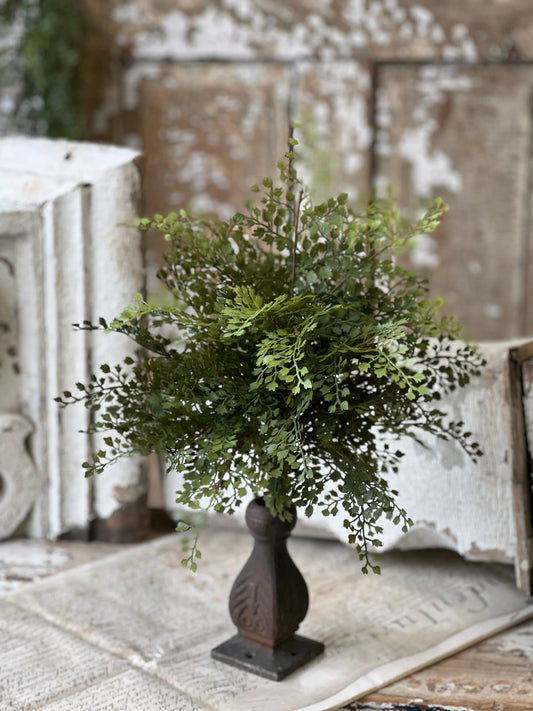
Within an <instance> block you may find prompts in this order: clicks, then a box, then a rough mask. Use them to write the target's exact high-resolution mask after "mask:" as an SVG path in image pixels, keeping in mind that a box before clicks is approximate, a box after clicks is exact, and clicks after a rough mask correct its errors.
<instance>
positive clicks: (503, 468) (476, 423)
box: [314, 342, 532, 563]
mask: <svg viewBox="0 0 533 711" xmlns="http://www.w3.org/2000/svg"><path fill="white" fill-rule="evenodd" d="M510 347H511V343H505V342H501V343H491V344H481V348H482V352H483V355H484V357H485V358H486V360H487V365H486V366H485V368H484V372H483V375H482V377H480V378H476V379H474V380H473V381H472V382H471V383H470V384H469V385H468V386H467V387H465V388H463V389H461V390H458V391H456V392H455V393H452V394H451V395H450V396H448V397H447V399H446V403H441V404H440V405H441V406H442V407H444V408H445V409H446V411H447V412H449V413H450V415H451V416H452V417H453V419H455V420H463V421H464V422H466V423H467V425H468V428H469V429H471V431H472V432H473V434H474V437H475V438H476V440H477V441H478V442H479V443H480V445H481V448H482V449H483V451H484V455H483V457H481V458H480V459H479V461H478V462H477V463H475V462H473V461H472V460H471V459H470V458H469V457H468V456H467V455H466V454H465V453H464V452H463V451H462V450H461V448H460V447H459V446H458V445H455V444H454V443H450V442H443V441H440V440H430V439H429V438H427V437H425V436H424V437H422V440H423V441H424V442H425V444H426V446H425V447H424V446H421V445H420V444H418V443H416V442H414V441H412V440H407V441H405V440H402V441H401V446H400V448H401V449H402V450H403V451H404V452H405V456H404V458H403V459H402V460H401V461H400V466H399V474H398V475H391V476H390V477H389V479H390V483H391V486H392V487H393V488H395V489H398V490H399V492H400V493H399V503H400V505H401V506H403V507H404V508H405V509H406V510H407V512H408V514H409V515H410V516H411V517H412V518H413V520H414V521H415V524H416V525H415V527H414V528H413V529H411V530H410V531H409V532H408V533H407V534H406V535H404V534H402V533H401V531H400V530H399V529H398V528H397V527H395V526H394V525H393V524H392V523H391V522H390V521H387V520H385V521H383V528H384V532H383V543H384V548H385V549H390V548H392V547H397V548H401V549H410V548H420V547H432V546H438V547H444V548H449V549H451V550H454V551H456V552H458V553H460V554H461V555H463V556H465V557H466V558H467V559H470V560H496V561H500V562H513V561H514V562H515V563H518V562H519V561H518V559H517V556H518V553H517V551H518V548H517V533H516V521H515V519H514V507H513V488H512V482H513V461H512V454H511V453H512V446H513V445H512V441H513V440H512V436H513V435H512V422H511V409H510V405H509V382H508V381H509V373H508V358H509V349H510ZM531 396H532V393H530V392H528V393H527V394H526V400H525V403H524V404H525V407H526V408H528V407H530V408H531V405H528V403H529V402H530V399H531ZM395 446H396V445H395ZM342 520H343V517H342V516H340V515H339V516H338V517H337V518H335V519H331V518H327V519H324V520H323V521H320V519H319V518H318V517H317V518H316V519H315V520H314V523H316V524H318V525H321V526H322V527H329V529H330V530H331V531H332V532H334V533H335V535H336V536H338V537H339V538H340V539H341V540H344V539H345V538H346V532H345V530H344V528H343V525H342ZM319 522H320V523H319Z"/></svg>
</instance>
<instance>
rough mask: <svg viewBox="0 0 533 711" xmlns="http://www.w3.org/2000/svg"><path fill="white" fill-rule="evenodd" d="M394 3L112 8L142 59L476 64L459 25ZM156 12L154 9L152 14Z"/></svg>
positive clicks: (232, 0) (122, 39) (242, 1)
mask: <svg viewBox="0 0 533 711" xmlns="http://www.w3.org/2000/svg"><path fill="white" fill-rule="evenodd" d="M404 5H405V3H402V2H399V0H372V1H370V0H343V1H342V2H340V3H338V4H337V6H336V7H335V8H334V7H333V6H332V5H330V6H329V7H326V8H324V5H323V4H322V3H320V4H317V3H313V2H309V1H305V0H300V2H295V3H291V4H290V5H288V6H287V5H285V4H283V3H281V2H276V1H269V2H266V1H265V0H261V2H251V0H248V1H246V0H223V1H222V2H214V3H204V2H198V3H191V4H190V5H189V6H187V5H186V6H185V7H183V6H182V8H181V9H175V6H174V7H173V6H169V7H168V9H167V11H166V12H165V11H161V10H159V11H158V10H157V9H156V8H157V5H156V4H155V3H150V2H147V1H146V0H145V1H144V2H143V1H142V0H138V2H129V3H123V4H118V5H116V6H115V7H114V8H113V15H112V17H113V20H114V21H115V22H117V23H119V24H120V26H121V33H120V36H119V43H120V44H122V45H123V46H125V45H131V44H132V45H133V51H134V53H135V55H137V56H139V57H143V58H144V59H147V58H155V57H167V58H169V57H171V58H173V59H186V60H198V59H206V58H207V59H214V58H224V59H228V58H230V59H233V60H235V59H240V60H249V59H255V58H258V57H266V56H270V57H272V56H274V57H275V58H276V59H278V60H282V61H291V60H297V59H304V58H307V57H309V56H317V57H320V58H321V59H331V58H333V57H334V56H335V57H337V58H346V57H349V56H353V55H354V53H355V54H357V53H358V52H360V51H362V50H367V49H369V48H370V47H373V48H375V49H376V50H377V51H382V52H383V53H386V52H387V48H388V47H389V46H391V45H392V44H394V43H395V42H396V43H397V42H398V41H399V42H400V45H402V44H403V45H404V46H403V47H402V46H400V48H399V49H398V51H399V53H400V54H402V53H403V54H410V55H413V54H414V55H415V56H416V55H417V54H424V53H428V52H429V53H431V54H433V55H434V54H437V56H441V57H442V58H445V59H449V58H452V57H453V58H454V59H456V60H457V59H460V60H462V61H466V62H472V61H475V60H476V59H477V58H478V54H477V49H476V43H475V41H474V40H473V39H472V38H471V36H470V33H469V31H468V28H467V27H466V26H465V25H464V24H461V23H459V24H457V23H456V24H452V26H451V27H450V26H447V25H444V24H443V23H442V21H441V20H439V19H438V17H437V13H436V12H434V11H433V10H432V9H430V4H429V3H428V4H426V5H423V4H415V5H412V6H408V7H404ZM154 6H155V7H154Z"/></svg>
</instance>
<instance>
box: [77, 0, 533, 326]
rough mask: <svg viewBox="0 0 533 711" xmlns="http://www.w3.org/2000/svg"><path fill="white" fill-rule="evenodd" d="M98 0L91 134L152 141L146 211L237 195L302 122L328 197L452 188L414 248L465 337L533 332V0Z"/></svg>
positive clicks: (89, 88) (308, 153)
mask: <svg viewBox="0 0 533 711" xmlns="http://www.w3.org/2000/svg"><path fill="white" fill-rule="evenodd" d="M84 2H86V4H87V8H88V10H89V12H90V16H91V30H90V32H89V34H88V36H87V42H86V46H85V52H84V70H83V82H84V88H85V90H84V96H85V99H84V101H85V106H84V110H85V112H86V114H87V115H88V116H90V124H91V137H92V138H96V139H102V140H108V141H113V142H117V143H125V144H129V145H132V146H134V147H136V148H140V149H141V150H142V151H143V152H144V153H145V155H146V164H145V198H146V201H145V205H144V210H145V212H146V213H147V214H151V213H153V212H155V211H161V212H164V211H168V210H171V209H175V208H177V207H188V208H192V209H194V210H196V211H199V212H206V211H207V212H215V213H218V214H220V215H226V214H227V213H229V212H231V211H232V210H234V209H240V208H241V207H242V204H243V201H244V200H245V199H247V198H248V197H249V194H248V192H247V189H248V187H249V185H251V184H252V183H254V182H256V181H257V180H258V179H260V178H261V177H263V176H264V175H268V174H271V173H273V171H274V169H275V168H274V166H275V163H276V161H277V160H278V159H279V157H280V156H281V155H282V153H283V152H284V150H285V148H286V142H287V133H288V125H289V123H290V121H291V120H299V121H300V122H301V129H300V131H299V138H300V140H301V154H302V155H303V156H304V162H305V164H306V175H307V178H308V180H309V182H311V183H312V185H313V188H314V189H315V191H316V192H317V195H320V194H324V193H325V192H329V191H334V192H335V191H340V190H346V191H348V192H349V193H350V195H351V196H352V197H353V200H354V201H356V200H357V199H363V198H364V196H365V195H368V192H369V190H370V189H371V188H372V187H376V186H378V187H383V186H384V185H386V184H391V185H392V187H393V189H394V192H395V194H396V195H397V196H398V199H399V201H400V203H401V205H402V206H408V207H409V208H411V209H413V210H419V209H421V208H422V207H423V205H424V204H425V203H426V202H427V201H428V200H429V199H430V198H431V197H433V196H436V195H440V196H442V197H443V198H444V199H445V200H446V201H447V202H448V203H449V205H450V208H451V210H450V213H449V215H448V216H447V218H446V221H445V223H444V224H443V225H442V227H441V228H440V230H439V232H438V233H437V234H436V235H435V236H433V237H428V236H421V237H420V239H419V241H418V243H417V245H416V246H415V248H414V249H413V251H412V252H411V254H410V255H409V257H408V264H410V266H412V267H413V268H415V269H417V270H419V271H421V272H422V273H423V274H424V275H425V276H427V277H428V278H429V279H430V282H431V285H432V290H433V292H434V294H435V295H438V296H443V297H444V298H445V299H446V302H447V308H448V310H449V311H452V312H455V313H457V314H458V315H459V317H460V318H461V319H462V320H463V321H464V322H465V324H466V333H467V335H468V336H470V337H473V338H476V339H503V338H510V337H514V336H518V335H524V334H531V333H533V288H532V286H531V274H532V273H533V271H532V261H533V240H532V237H531V230H532V227H531V225H532V219H531V218H532V206H531V201H530V194H531V183H532V180H531V166H532V161H531V157H532V146H533V141H532V137H533V131H532V120H531V119H532V88H533V65H532V63H531V60H532V59H533V3H532V2H531V1H530V0H470V2H468V3H465V2H463V0H446V1H443V0H417V1H416V2H412V1H410V0H329V1H327V2H326V1H323V2H322V1H321V2H317V1H316V0H291V1H290V2H287V0H268V1H267V0H112V1H111V2H110V1H109V0H84ZM149 247H150V245H149ZM152 257H153V254H152V250H151V249H149V252H148V258H149V260H150V259H151V258H152Z"/></svg>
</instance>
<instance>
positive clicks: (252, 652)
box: [211, 499, 324, 681]
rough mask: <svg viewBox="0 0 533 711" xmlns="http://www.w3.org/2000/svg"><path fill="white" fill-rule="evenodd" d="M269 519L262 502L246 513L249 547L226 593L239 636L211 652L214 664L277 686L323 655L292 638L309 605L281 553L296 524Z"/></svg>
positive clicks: (287, 558)
mask: <svg viewBox="0 0 533 711" xmlns="http://www.w3.org/2000/svg"><path fill="white" fill-rule="evenodd" d="M291 513H292V520H291V521H281V520H280V519H278V518H274V517H273V516H272V514H271V513H270V511H269V510H268V509H267V507H266V506H265V503H264V501H263V500H262V499H256V500H255V501H252V502H251V503H250V504H249V505H248V508H247V509H246V523H247V524H248V528H249V529H250V531H251V533H252V536H253V537H254V539H255V545H254V548H253V551H252V554H251V555H250V558H249V559H248V561H247V563H246V564H245V566H244V568H243V569H242V570H241V572H240V573H239V575H238V576H237V579H236V580H235V582H234V584H233V587H232V589H231V593H230V598H229V607H230V615H231V619H232V620H233V622H234V623H235V625H236V627H237V629H238V630H239V634H237V635H235V636H234V637H232V638H231V639H229V640H227V641H226V642H224V643H223V644H221V645H219V646H218V647H216V648H215V649H213V650H212V652H211V655H212V656H213V657H214V658H215V659H218V660H219V661H222V662H226V663H227V664H232V665H233V666H236V667H239V668H241V669H245V670H246V671H249V672H252V673H254V674H258V675H259V676H263V677H266V678H267V679H273V680H275V681H279V680H281V679H283V678H284V677H286V676H287V675H288V674H290V673H291V672H292V671H294V670H295V669H297V668H298V667H300V666H302V665H303V664H305V663H307V662H308V661H310V660H311V659H313V658H314V657H316V656H318V655H319V654H321V653H322V652H323V651H324V645H323V644H322V643H321V642H315V641H314V640H311V639H307V638H306V637H302V636H300V635H296V634H295V632H296V630H297V629H298V626H299V625H300V622H301V621H302V620H303V619H304V617H305V615H306V613H307V608H308V605H309V595H308V592H307V585H306V584H305V580H304V579H303V577H302V574H301V573H300V571H299V570H298V568H297V567H296V566H295V564H294V562H293V561H292V558H291V557H290V555H289V552H288V550H287V538H288V537H289V535H290V533H291V531H292V529H293V528H294V526H295V524H296V510H295V509H294V510H292V511H291Z"/></svg>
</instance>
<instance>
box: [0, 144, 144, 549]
mask: <svg viewBox="0 0 533 711" xmlns="http://www.w3.org/2000/svg"><path fill="white" fill-rule="evenodd" d="M136 157H137V154H136V153H133V152H132V151H129V150H127V149H122V148H114V147H112V146H91V145H89V144H75V143H70V142H67V141H48V140H45V139H27V138H6V139H3V140H1V141H0V165H1V166H2V171H1V172H0V220H1V222H2V224H1V230H0V234H1V235H2V238H1V240H0V255H3V256H5V258H6V259H7V260H8V263H9V265H10V269H11V272H12V276H13V280H14V287H15V288H14V296H12V298H13V299H14V304H15V308H8V309H7V313H8V315H9V317H10V322H9V324H8V327H9V329H10V333H14V334H16V339H15V340H16V345H15V347H16V351H17V354H18V368H19V373H18V374H17V375H16V377H14V376H13V374H12V375H11V377H12V378H13V379H14V384H13V387H12V390H11V391H10V396H9V398H10V402H9V404H4V403H3V402H2V397H0V410H2V408H3V407H9V409H10V410H13V411H15V412H20V413H22V414H23V415H24V416H25V417H27V418H28V419H29V420H30V421H31V423H32V425H33V427H34V432H33V434H32V436H31V437H30V451H31V454H32V455H33V459H34V461H35V463H36V465H37V466H38V468H39V474H40V484H39V496H38V498H37V501H36V504H35V507H34V509H33V512H32V516H31V519H30V521H29V523H28V527H27V532H28V533H30V534H31V535H36V536H37V535H38V536H49V537H55V536H57V535H59V534H60V533H62V532H64V531H66V530H70V529H73V528H85V527H86V526H87V524H88V522H89V520H90V518H91V517H92V516H93V515H96V516H99V517H101V518H107V517H108V516H109V515H111V514H112V513H113V512H114V511H116V510H117V509H118V508H119V507H120V503H119V502H118V501H117V500H116V498H115V495H114V487H115V486H127V485H132V484H138V483H139V476H140V471H139V464H138V462H136V461H132V462H124V464H121V465H119V466H118V467H116V468H115V469H114V470H113V471H110V472H108V476H106V477H102V478H100V479H98V480H97V481H95V483H94V489H93V491H92V492H91V486H90V484H89V482H88V481H87V480H86V479H85V478H84V477H83V470H82V468H81V463H82V462H83V461H84V460H85V459H88V458H89V455H90V450H91V446H95V447H97V448H99V441H98V440H97V439H96V438H93V439H90V438H89V437H88V436H86V435H81V434H79V430H83V429H86V428H87V426H88V412H87V411H86V410H85V408H83V407H81V406H80V407H78V408H76V407H71V408H70V410H69V411H62V410H60V409H59V406H58V405H57V404H56V403H55V402H54V397H56V396H57V395H59V394H60V393H61V392H62V391H63V390H72V389H73V388H74V385H75V383H76V382H77V381H82V382H85V381H87V379H88V371H89V368H93V367H97V365H98V364H99V363H102V362H108V361H112V362H116V361H121V360H122V359H123V357H125V356H126V355H127V354H130V353H131V351H132V344H131V343H130V342H129V340H128V339H126V338H125V337H123V336H118V335H117V336H116V337H113V336H106V335H104V334H102V333H94V334H87V333H86V332H74V331H73V329H72V324H73V323H81V322H82V321H83V320H84V319H87V318H89V319H92V320H93V321H97V320H98V318H99V317H100V316H103V317H104V318H106V319H110V318H112V317H114V316H116V315H117V313H119V312H120V311H121V310H122V308H123V307H124V306H125V305H126V304H127V303H129V302H130V300H131V295H132V294H133V293H135V292H136V291H139V289H140V287H141V284H142V265H141V255H140V242H139V236H138V234H137V233H136V232H135V231H134V230H132V229H130V228H127V227H124V226H119V225H121V224H122V223H125V222H130V223H131V222H132V221H133V219H134V217H135V209H136V200H137V196H138V191H139V175H138V170H137V168H136V166H135V164H134V161H135V159H136ZM0 261H2V260H0ZM1 295H2V292H1V290H0V297H1ZM1 310H2V309H1V308H0V311H1ZM89 359H90V360H91V363H89ZM3 367H8V368H11V362H9V363H6V364H4V366H3ZM2 377H3V376H2ZM0 379H1V378H0ZM21 486H22V488H24V485H23V482H22V481H21ZM28 496H30V488H28ZM93 498H94V509H93V508H92V499H93Z"/></svg>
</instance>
